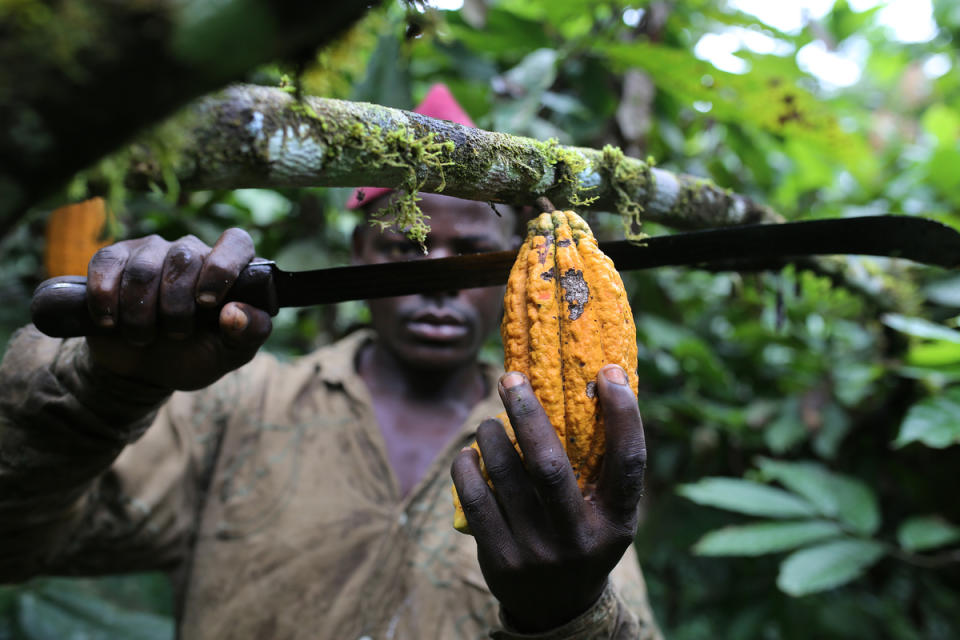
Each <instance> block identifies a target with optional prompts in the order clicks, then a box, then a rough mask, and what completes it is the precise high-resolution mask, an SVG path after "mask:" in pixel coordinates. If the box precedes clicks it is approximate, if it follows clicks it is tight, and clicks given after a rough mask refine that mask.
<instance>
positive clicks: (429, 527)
mask: <svg viewBox="0 0 960 640" xmlns="http://www.w3.org/2000/svg"><path fill="white" fill-rule="evenodd" d="M371 339H372V334H371V333H369V332H358V333H355V334H352V335H351V336H348V337H347V338H345V339H344V340H342V341H340V342H338V343H336V344H334V345H331V346H329V347H326V348H324V349H320V350H319V351H317V352H315V353H313V354H311V355H309V356H306V357H303V358H300V359H298V360H296V361H294V362H292V363H281V362H279V361H278V360H277V359H275V358H274V357H272V356H270V355H268V354H261V355H259V356H258V357H257V358H255V359H254V361H252V362H251V363H250V364H248V365H246V366H245V367H243V368H241V369H240V370H238V371H236V372H234V373H232V374H229V375H227V376H225V377H224V378H223V379H221V380H220V381H219V382H217V383H216V384H214V385H212V386H210V387H209V388H207V389H204V390H202V391H199V392H193V393H180V392H178V393H174V394H173V395H172V396H169V395H168V394H167V393H166V392H165V391H163V390H162V389H154V388H149V387H144V386H143V385H142V384H137V383H134V382H132V381H129V380H123V379H120V378H117V377H115V376H112V375H110V374H107V373H105V372H102V371H101V370H98V369H96V368H94V367H92V366H91V365H90V363H89V358H88V357H87V354H86V343H85V341H83V340H66V341H60V340H53V339H50V338H47V337H45V336H43V335H41V334H40V333H38V332H37V331H36V330H35V329H33V328H31V327H28V328H27V329H24V330H21V331H20V332H19V333H18V334H17V335H16V336H15V337H14V338H13V340H12V341H11V345H10V347H9V348H8V351H7V354H6V356H5V357H4V361H3V364H2V365H0V581H19V580H23V579H26V578H28V577H30V576H32V575H37V574H61V575H64V574H66V575H70V574H74V575H76V574H105V573H113V572H122V571H131V570H147V569H165V570H169V571H171V572H172V574H173V575H174V581H175V585H176V591H177V594H178V601H179V615H178V617H179V635H180V637H181V638H182V639H183V640H200V639H203V640H219V639H224V640H226V639H240V638H255V639H258V640H259V639H275V640H284V639H289V640H300V639H307V638H309V639H316V638H321V639H322V638H335V639H338V640H340V639H353V638H357V639H362V638H371V639H373V638H376V639H381V638H382V639H389V638H399V639H406V638H411V639H417V640H421V639H428V638H438V639H449V638H486V637H491V636H492V637H494V638H503V639H509V638H521V637H523V638H528V637H530V638H545V639H546V638H549V639H551V640H554V639H556V640H559V639H561V638H565V639H567V638H568V639H573V638H576V639H584V640H585V639H588V638H589V639H593V638H643V639H647V638H659V633H658V631H657V630H656V627H655V625H654V623H653V621H652V616H651V613H650V609H649V606H648V604H647V598H646V591H645V587H644V583H643V579H642V577H641V575H640V571H639V567H638V563H637V559H636V556H635V554H634V553H633V551H632V550H631V551H630V552H628V553H627V555H626V556H625V557H624V559H623V561H622V562H621V563H620V565H619V566H618V567H617V569H616V570H615V571H614V572H613V574H612V577H611V583H610V585H608V588H607V590H606V591H605V592H604V594H603V596H602V597H601V599H600V601H598V602H597V604H596V605H594V606H593V607H592V608H591V609H590V610H589V611H587V612H586V613H584V614H583V615H581V616H580V617H578V618H577V619H575V620H573V621H572V622H570V623H568V624H567V625H564V626H563V627H562V628H559V629H555V630H553V631H551V632H548V633H544V634H539V635H529V636H528V635H518V634H515V633H513V632H511V631H510V630H509V629H507V628H505V627H504V625H503V623H502V621H501V619H500V616H499V608H498V605H497V602H496V600H495V599H494V598H493V597H492V596H491V594H490V592H489V590H488V589H487V587H486V584H485V582H484V580H483V576H482V575H481V573H480V568H479V566H478V563H477V558H476V544H475V541H474V539H473V538H472V537H469V536H465V535H462V534H460V533H457V532H456V531H455V530H454V529H453V528H452V526H451V522H452V517H453V507H452V504H451V496H450V474H449V468H450V463H451V461H452V459H453V457H454V455H455V454H456V452H457V451H459V450H460V448H462V447H463V446H465V445H466V444H468V443H469V442H470V441H471V438H472V434H473V431H474V429H475V428H476V425H478V424H479V423H480V422H481V421H482V420H483V419H484V418H486V417H489V416H492V415H495V414H496V413H498V412H499V411H500V410H501V405H500V402H499V398H498V397H497V396H496V392H495V391H493V390H495V389H496V384H495V381H496V375H497V373H498V371H496V370H495V369H493V368H488V369H487V370H486V374H487V377H488V380H489V382H490V384H489V388H490V389H491V390H492V392H491V393H490V394H489V396H488V397H487V398H485V399H484V400H483V401H482V402H481V403H480V404H478V405H477V406H476V407H474V409H473V412H472V413H471V414H470V416H469V418H468V419H467V421H466V422H465V424H464V425H463V426H462V427H461V428H460V430H459V431H458V432H457V433H456V435H455V436H454V437H452V438H451V440H450V442H449V445H448V446H447V447H446V448H445V449H444V451H443V452H442V453H441V455H440V456H438V458H437V459H436V460H435V461H434V463H433V465H432V466H431V468H430V469H429V471H428V472H427V474H426V477H425V478H424V479H423V480H422V481H421V482H420V484H419V485H418V486H417V487H415V488H414V489H413V490H412V491H411V492H410V493H409V494H408V495H407V496H406V497H402V496H401V495H400V491H399V488H398V482H397V480H396V478H395V477H394V474H393V472H392V470H391V467H390V465H389V463H388V459H387V452H386V446H385V444H384V440H383V438H382V436H381V433H380V430H379V428H378V426H377V422H376V418H375V416H374V411H373V407H372V403H371V399H370V396H369V393H368V391H367V388H366V386H365V384H364V383H363V381H362V379H361V378H360V377H359V376H358V374H357V372H356V367H355V359H356V355H357V353H358V350H359V349H360V347H361V346H362V345H363V344H364V343H365V342H367V341H369V340H371Z"/></svg>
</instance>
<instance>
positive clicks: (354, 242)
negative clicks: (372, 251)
mask: <svg viewBox="0 0 960 640" xmlns="http://www.w3.org/2000/svg"><path fill="white" fill-rule="evenodd" d="M366 225H367V220H366V218H364V219H363V220H361V221H360V222H358V223H357V226H355V227H354V228H353V234H352V235H351V236H350V264H360V263H361V260H360V255H361V254H362V253H363V243H364V241H365V240H366V238H365V234H366V233H368V232H369V231H370V230H369V229H367V228H366Z"/></svg>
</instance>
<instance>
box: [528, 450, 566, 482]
mask: <svg viewBox="0 0 960 640" xmlns="http://www.w3.org/2000/svg"><path fill="white" fill-rule="evenodd" d="M567 467H569V463H568V462H567V461H566V459H561V458H559V457H557V456H545V457H543V458H542V459H540V460H537V461H536V462H534V463H533V464H532V465H531V466H530V469H529V471H530V474H531V475H532V476H533V477H534V478H535V479H536V480H537V482H538V483H539V484H540V485H542V486H544V487H547V488H553V487H559V486H560V485H562V484H563V483H564V481H565V480H566V477H567V471H568V469H567Z"/></svg>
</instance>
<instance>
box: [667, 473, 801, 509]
mask: <svg viewBox="0 0 960 640" xmlns="http://www.w3.org/2000/svg"><path fill="white" fill-rule="evenodd" d="M677 492H678V493H679V494H680V495H682V496H684V497H685V498H688V499H690V500H693V501H694V502H696V503H697V504H702V505H707V506H710V507H717V508H718V509H726V510H728V511H736V512H737V513H746V514H749V515H753V516H766V517H769V518H797V517H805V516H811V515H815V514H816V510H815V509H814V508H813V506H812V505H811V504H810V503H808V502H807V501H806V500H803V499H802V498H800V497H799V496H796V495H794V494H792V493H789V492H787V491H783V490H782V489H776V488H774V487H768V486H767V485H764V484H760V483H758V482H751V481H750V480H741V479H739V478H704V479H702V480H700V481H699V482H697V483H696V484H684V485H680V486H679V487H678V488H677Z"/></svg>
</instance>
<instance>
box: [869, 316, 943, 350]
mask: <svg viewBox="0 0 960 640" xmlns="http://www.w3.org/2000/svg"><path fill="white" fill-rule="evenodd" d="M882 320H883V324H885V325H887V326H888V327H890V328H891V329H896V330H897V331H899V332H901V333H905V334H907V335H910V336H913V337H915V338H926V339H928V340H945V341H947V342H953V343H956V344H960V331H954V330H953V329H950V328H949V327H945V326H943V325H942V324H937V323H936V322H930V321H929V320H926V319H924V318H911V317H909V316H903V315H900V314H899V313H887V314H884V316H883V318H882Z"/></svg>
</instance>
